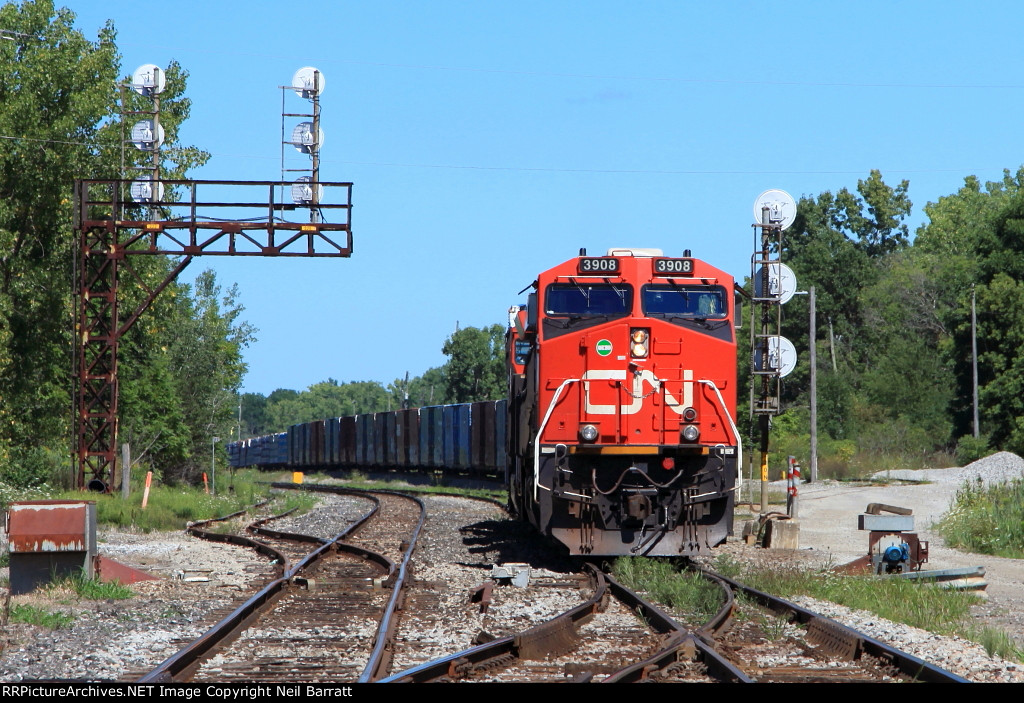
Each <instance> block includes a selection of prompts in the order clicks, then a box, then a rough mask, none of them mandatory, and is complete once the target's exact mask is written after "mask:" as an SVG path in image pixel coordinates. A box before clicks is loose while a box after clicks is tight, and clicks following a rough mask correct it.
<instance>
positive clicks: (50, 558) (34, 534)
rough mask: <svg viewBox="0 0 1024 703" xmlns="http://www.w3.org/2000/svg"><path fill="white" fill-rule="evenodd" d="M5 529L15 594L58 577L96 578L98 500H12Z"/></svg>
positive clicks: (12, 590)
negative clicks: (94, 574) (94, 571)
mask: <svg viewBox="0 0 1024 703" xmlns="http://www.w3.org/2000/svg"><path fill="white" fill-rule="evenodd" d="M6 532H7V539H8V549H9V550H10V554H11V592H12V593H14V594H20V593H28V592H29V591H32V590H33V589H35V588H36V587H37V586H39V585H41V584H43V583H48V582H50V581H51V580H53V579H54V578H61V577H64V576H72V575H77V574H79V573H81V574H83V575H84V576H85V577H86V578H92V577H93V561H94V558H95V556H96V503H95V501H83V500H79V501H66V500H26V501H19V502H15V503H11V505H10V507H9V508H8V510H7V524H6Z"/></svg>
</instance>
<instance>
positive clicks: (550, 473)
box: [513, 249, 739, 554]
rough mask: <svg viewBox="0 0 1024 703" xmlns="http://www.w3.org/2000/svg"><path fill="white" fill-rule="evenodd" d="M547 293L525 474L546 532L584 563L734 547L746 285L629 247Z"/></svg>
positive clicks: (553, 281)
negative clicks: (739, 288)
mask: <svg viewBox="0 0 1024 703" xmlns="http://www.w3.org/2000/svg"><path fill="white" fill-rule="evenodd" d="M536 285H537V293H536V295H535V296H534V297H533V300H532V306H533V307H532V309H531V310H530V313H529V314H528V315H527V317H528V318H529V320H531V321H532V324H533V331H534V333H535V335H536V336H535V341H534V346H533V353H532V354H531V355H530V359H529V362H528V363H526V364H524V365H523V366H522V371H523V374H522V375H523V376H525V377H526V381H525V385H524V387H529V386H531V385H532V386H533V387H534V388H535V392H534V397H533V398H531V399H530V400H529V401H528V402H532V404H533V407H532V409H531V410H532V413H531V418H532V419H531V420H530V422H531V423H532V424H531V427H530V428H529V430H528V434H529V438H530V440H531V442H528V443H525V444H530V445H531V446H530V449H531V450H532V452H531V453H532V456H529V455H526V454H525V453H523V454H520V455H519V456H518V457H515V456H514V457H513V463H514V464H516V466H517V469H516V471H518V472H519V473H518V474H516V475H519V474H522V475H523V476H526V475H528V476H530V477H532V486H530V485H527V484H529V483H530V482H529V481H526V480H524V481H523V484H524V487H523V489H522V491H521V492H522V493H523V494H524V496H525V498H524V500H525V501H526V502H527V503H530V504H531V505H533V507H534V509H535V512H536V522H537V523H538V526H539V527H541V529H542V530H544V531H547V532H549V533H551V534H553V535H554V536H556V537H557V538H558V539H560V540H561V541H562V542H563V543H565V544H566V545H567V546H568V547H569V548H570V550H571V551H573V552H574V553H600V554H621V553H630V552H636V551H638V550H639V551H643V552H644V553H655V554H692V553H698V552H700V551H702V550H703V549H705V548H710V547H711V546H714V545H715V544H717V543H719V542H721V541H724V539H725V536H726V534H727V533H728V531H729V530H730V528H731V503H732V493H731V491H732V486H733V485H734V483H735V473H736V462H737V459H738V454H739V438H738V436H737V433H736V428H735V423H734V422H733V418H734V417H735V392H736V391H735V385H736V382H735V379H736V341H735V336H734V328H733V318H732V304H731V300H732V287H733V282H732V278H731V277H729V276H728V275H727V274H724V273H723V272H721V271H719V270H717V269H714V268H713V267H711V266H709V265H707V264H705V263H704V262H701V261H699V260H696V259H693V258H691V257H689V256H687V257H683V258H670V257H664V256H662V255H661V252H660V251H658V250H636V249H628V250H611V251H609V252H608V255H607V256H603V257H587V256H584V255H581V256H580V257H579V258H578V259H574V260H570V261H568V262H566V263H564V264H562V265H560V266H557V267H555V268H553V269H551V270H550V271H547V272H545V273H544V274H542V275H541V276H540V277H539V278H538V280H537V284H536ZM528 327H529V325H528ZM530 381H532V384H531V383H530ZM527 395H528V393H527ZM520 444H524V443H520ZM516 471H513V473H516ZM727 503H728V508H729V509H728V511H727V510H726V508H727V505H726V504H727ZM727 512H728V513H729V514H728V516H727V515H726V513H727Z"/></svg>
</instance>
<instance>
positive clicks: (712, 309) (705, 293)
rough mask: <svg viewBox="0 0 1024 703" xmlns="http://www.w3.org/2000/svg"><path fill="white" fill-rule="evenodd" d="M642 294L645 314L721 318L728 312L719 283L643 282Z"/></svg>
mask: <svg viewBox="0 0 1024 703" xmlns="http://www.w3.org/2000/svg"><path fill="white" fill-rule="evenodd" d="M642 296H643V301H642V302H643V309H644V314H645V315H648V316H651V317H662V316H664V317H682V318H688V319H694V320H721V319H724V318H726V317H728V315H729V310H728V308H727V307H726V305H727V302H728V300H729V299H728V298H727V297H726V293H725V288H722V287H721V286H681V285H675V284H655V285H648V286H644V288H643V292H642Z"/></svg>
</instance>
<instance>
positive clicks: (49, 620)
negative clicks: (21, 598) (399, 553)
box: [9, 604, 75, 630]
mask: <svg viewBox="0 0 1024 703" xmlns="http://www.w3.org/2000/svg"><path fill="white" fill-rule="evenodd" d="M74 620H75V618H74V617H73V616H71V615H68V614H67V613H58V612H53V611H50V610H43V609H42V608H37V607H36V606H34V605H20V604H19V605H12V606H11V617H10V620H9V622H12V623H14V622H20V623H24V624H26V625H36V626H38V627H45V628H47V629H49V630H56V629H59V628H61V627H67V626H68V625H70V624H71V623H72V622H74Z"/></svg>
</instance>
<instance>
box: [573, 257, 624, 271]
mask: <svg viewBox="0 0 1024 703" xmlns="http://www.w3.org/2000/svg"><path fill="white" fill-rule="evenodd" d="M618 270H619V260H618V259H611V258H606V257H602V258H599V259H580V271H584V272H588V273H615V272H616V271H618Z"/></svg>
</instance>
